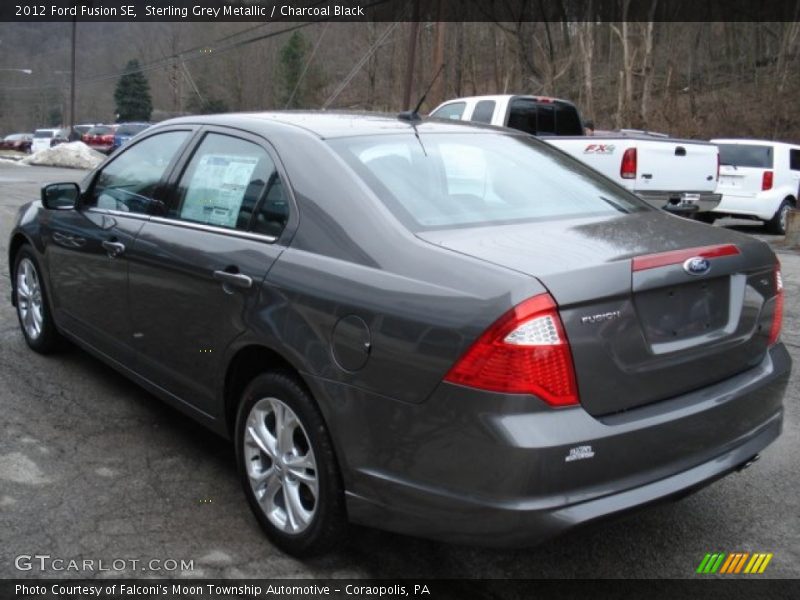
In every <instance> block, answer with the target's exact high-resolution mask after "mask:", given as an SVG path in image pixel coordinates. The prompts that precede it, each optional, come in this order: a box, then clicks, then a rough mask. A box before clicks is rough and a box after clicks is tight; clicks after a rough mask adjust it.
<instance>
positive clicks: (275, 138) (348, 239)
mask: <svg viewBox="0 0 800 600" xmlns="http://www.w3.org/2000/svg"><path fill="white" fill-rule="evenodd" d="M409 119H410V120H409ZM9 248H10V255H9V261H10V266H11V269H10V272H11V274H12V282H13V286H12V288H13V291H12V295H13V302H14V304H15V305H16V308H17V312H18V315H19V322H20V325H21V328H22V332H23V334H24V336H25V339H26V341H27V343H28V345H29V346H30V347H31V348H32V349H33V350H35V351H37V352H50V351H52V350H53V349H55V348H56V347H57V346H58V344H59V341H60V340H61V339H62V338H67V339H69V340H72V341H73V342H75V343H76V344H77V345H79V346H81V347H82V348H84V349H86V350H88V351H89V352H91V353H93V354H95V355H97V356H98V357H100V358H101V359H102V360H104V361H106V362H107V363H109V364H110V365H112V366H113V367H115V368H116V369H118V370H119V371H120V372H122V373H124V374H125V375H127V376H128V377H130V378H131V379H133V380H134V381H136V382H138V383H139V384H141V385H142V386H144V387H145V388H146V389H148V390H150V391H151V392H153V393H154V394H156V395H157V396H159V397H161V398H162V399H164V400H165V401H166V402H168V403H170V404H171V405H173V406H175V407H177V408H178V409H180V410H181V411H184V412H185V413H186V414H188V415H190V416H191V417H193V418H195V419H197V420H198V421H200V422H202V423H204V424H205V425H207V426H208V427H210V428H211V429H213V430H214V431H216V432H218V433H220V434H222V435H225V436H228V437H230V438H232V439H233V441H234V443H235V447H236V456H237V461H238V465H239V469H240V474H241V480H242V485H243V488H244V491H245V494H246V496H247V499H248V501H249V504H250V506H251V507H252V509H253V512H254V513H255V515H256V517H257V519H258V521H259V522H260V524H261V525H262V526H263V528H264V530H265V531H266V533H267V534H268V536H269V537H270V538H271V540H272V541H273V542H274V543H275V544H276V545H278V546H279V547H281V548H282V549H284V550H286V551H288V552H290V553H293V554H296V555H305V554H310V553H314V552H321V551H323V550H325V549H328V548H330V547H331V545H332V544H334V543H336V542H338V541H339V540H340V539H341V535H342V534H343V533H344V531H345V527H346V525H345V524H346V522H347V521H348V520H349V521H352V522H357V523H362V524H367V525H371V526H375V527H380V528H384V529H388V530H393V531H398V532H403V533H409V534H413V535H418V536H424V537H430V538H438V539H443V540H448V541H455V542H468V543H479V544H489V545H525V544H532V543H535V542H538V541H540V540H543V539H546V538H548V537H550V536H553V535H555V534H557V533H559V532H561V531H564V530H566V529H568V528H570V527H572V526H575V525H577V524H580V523H584V522H588V521H592V520H595V519H599V518H602V517H606V516H610V515H614V514H617V513H620V512H623V511H627V510H629V509H632V508H634V507H637V506H641V505H644V504H648V503H652V502H655V501H658V500H663V499H667V498H671V497H678V496H681V495H685V494H687V493H689V492H691V491H693V490H695V489H698V488H699V487H701V486H702V485H704V484H706V483H709V482H711V481H712V480H714V479H716V478H719V477H721V476H723V475H725V474H727V473H730V472H732V471H734V470H737V469H741V468H743V467H744V466H747V465H748V464H750V463H751V462H752V461H753V459H754V458H755V457H756V456H757V455H758V453H759V452H760V451H761V450H763V449H764V448H765V447H766V446H767V445H769V444H770V443H771V442H772V441H774V440H775V439H776V438H777V437H778V435H779V433H780V431H781V424H782V417H783V408H782V398H783V393H784V390H785V387H786V384H787V380H788V377H789V372H790V368H791V363H790V358H789V355H788V353H787V351H786V348H785V347H784V346H783V345H782V344H781V342H780V341H779V334H780V328H781V313H782V305H783V286H782V281H781V272H780V266H779V264H778V261H777V259H776V257H775V255H774V254H773V252H772V251H771V250H770V249H769V247H768V246H767V245H766V244H765V243H763V242H761V241H758V240H756V239H753V238H750V237H748V236H746V235H743V234H739V233H736V232H731V231H726V230H723V229H720V228H713V227H709V226H707V225H704V224H701V223H694V222H686V221H683V220H681V219H678V218H677V217H674V216H671V215H667V214H664V213H662V212H660V211H658V210H655V209H652V208H650V207H649V206H648V205H646V204H645V203H644V202H642V201H640V200H639V199H638V198H636V197H635V196H633V195H631V194H629V193H628V192H627V191H625V190H624V189H622V188H621V187H618V186H617V185H616V184H614V183H613V182H611V181H609V180H607V179H605V178H603V177H602V176H601V175H599V174H598V173H596V172H595V171H593V170H591V169H589V168H588V167H585V166H583V165H582V164H580V163H579V162H577V161H576V160H574V159H572V158H571V157H569V156H567V155H565V154H563V153H561V152H559V151H558V150H555V149H553V148H552V147H550V146H548V145H546V144H544V143H542V142H539V141H537V140H536V139H534V138H532V137H530V136H528V135H526V134H523V133H521V132H515V131H511V130H503V129H498V128H492V127H488V126H487V127H481V126H475V125H469V124H465V123H454V122H445V121H436V120H417V119H416V118H415V116H413V115H412V116H411V117H409V116H408V115H406V118H405V119H401V118H395V117H392V116H381V115H366V114H338V113H313V112H309V113H305V112H287V113H258V114H236V115H218V116H208V117H184V118H181V119H177V120H171V121H167V122H164V123H162V124H160V125H157V126H155V127H153V128H151V129H149V130H148V131H147V132H145V133H144V134H142V135H141V136H140V137H137V138H136V140H134V141H133V142H131V144H130V145H129V146H126V147H125V148H124V149H123V150H122V151H121V152H119V153H117V154H115V155H113V156H111V157H110V158H109V159H107V160H106V162H105V163H103V164H102V165H100V166H99V167H98V168H97V169H96V170H95V171H94V172H92V173H91V174H90V175H89V176H88V177H87V178H86V180H85V181H84V182H83V183H82V184H81V185H80V186H78V185H76V184H71V183H61V184H51V185H48V186H45V187H44V188H43V190H42V197H41V199H40V200H37V201H35V202H32V203H30V204H28V205H26V206H25V207H23V208H22V209H21V211H20V214H19V217H18V222H17V224H16V226H15V228H14V229H13V231H12V237H11V243H10V245H9ZM742 510H746V508H745V507H742Z"/></svg>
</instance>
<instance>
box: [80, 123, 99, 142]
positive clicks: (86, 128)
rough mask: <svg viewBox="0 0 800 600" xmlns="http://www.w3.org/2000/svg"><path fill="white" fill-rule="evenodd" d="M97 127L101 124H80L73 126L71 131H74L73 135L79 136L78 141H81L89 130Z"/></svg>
mask: <svg viewBox="0 0 800 600" xmlns="http://www.w3.org/2000/svg"><path fill="white" fill-rule="evenodd" d="M98 125H102V123H82V124H80V125H74V126H73V129H74V130H75V133H76V134H77V135H78V136H79V138H78V139H80V140H81V141H83V136H84V135H86V134H87V133H89V130H90V129H91V128H92V127H97V126H98Z"/></svg>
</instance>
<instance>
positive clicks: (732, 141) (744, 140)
mask: <svg viewBox="0 0 800 600" xmlns="http://www.w3.org/2000/svg"><path fill="white" fill-rule="evenodd" d="M711 143H713V144H745V145H748V146H787V147H791V148H798V147H800V146H799V145H798V144H790V143H789V142H776V141H773V140H750V139H747V138H715V139H713V140H711Z"/></svg>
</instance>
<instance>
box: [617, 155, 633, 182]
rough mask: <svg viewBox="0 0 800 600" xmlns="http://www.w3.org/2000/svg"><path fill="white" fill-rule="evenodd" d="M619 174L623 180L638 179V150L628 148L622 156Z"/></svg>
mask: <svg viewBox="0 0 800 600" xmlns="http://www.w3.org/2000/svg"><path fill="white" fill-rule="evenodd" d="M619 174H620V176H621V177H622V178H623V179H636V148H628V149H627V150H625V153H624V154H623V155H622V164H620V166H619Z"/></svg>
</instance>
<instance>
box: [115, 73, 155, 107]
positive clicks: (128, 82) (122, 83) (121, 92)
mask: <svg viewBox="0 0 800 600" xmlns="http://www.w3.org/2000/svg"><path fill="white" fill-rule="evenodd" d="M139 69H140V67H139V61H138V60H131V61H128V64H127V65H126V66H125V74H124V75H122V77H120V78H119V81H118V82H117V89H116V90H114V102H115V103H116V105H117V121H120V122H122V121H149V120H150V113H151V112H153V102H152V100H151V99H150V85H149V84H148V83H147V78H146V77H145V76H144V75H142V73H141V72H140V71H139Z"/></svg>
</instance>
